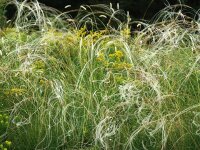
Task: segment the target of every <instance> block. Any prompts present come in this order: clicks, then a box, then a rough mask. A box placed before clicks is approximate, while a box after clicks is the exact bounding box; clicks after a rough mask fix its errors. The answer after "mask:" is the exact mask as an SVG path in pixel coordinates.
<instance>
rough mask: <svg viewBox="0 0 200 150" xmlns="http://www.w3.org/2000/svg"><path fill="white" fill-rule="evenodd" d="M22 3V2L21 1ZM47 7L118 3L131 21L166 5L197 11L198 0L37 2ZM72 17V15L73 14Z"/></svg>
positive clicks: (12, 10)
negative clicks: (189, 7)
mask: <svg viewBox="0 0 200 150" xmlns="http://www.w3.org/2000/svg"><path fill="white" fill-rule="evenodd" d="M21 1H22V0H21ZM38 1H39V2H40V3H43V4H45V5H47V6H51V7H54V8H56V9H58V10H60V11H64V10H65V9H64V7H65V6H66V5H71V8H69V9H78V8H79V6H80V5H91V4H109V3H113V7H114V8H115V7H116V5H117V3H119V6H120V9H123V10H125V11H129V12H130V15H131V17H132V18H133V19H151V18H152V17H153V16H154V15H155V14H156V13H157V12H158V11H159V10H161V9H162V8H164V7H166V6H167V5H169V4H170V5H174V4H179V3H180V2H181V3H182V4H186V5H188V6H191V7H192V8H194V9H196V10H198V9H199V8H200V0H38ZM6 10H7V11H6V16H7V18H8V19H11V18H12V17H13V14H14V13H15V8H14V7H12V6H8V7H7V8H6ZM73 15H74V14H73Z"/></svg>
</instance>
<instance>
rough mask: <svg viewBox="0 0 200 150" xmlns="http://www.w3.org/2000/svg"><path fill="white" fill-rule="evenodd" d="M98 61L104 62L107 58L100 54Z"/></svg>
mask: <svg viewBox="0 0 200 150" xmlns="http://www.w3.org/2000/svg"><path fill="white" fill-rule="evenodd" d="M96 60H97V61H99V62H103V61H104V60H105V56H104V54H103V53H99V54H98V56H97V58H96Z"/></svg>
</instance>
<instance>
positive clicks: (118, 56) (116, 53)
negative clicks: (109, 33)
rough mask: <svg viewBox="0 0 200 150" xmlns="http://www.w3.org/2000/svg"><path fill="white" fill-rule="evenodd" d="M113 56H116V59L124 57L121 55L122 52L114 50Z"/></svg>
mask: <svg viewBox="0 0 200 150" xmlns="http://www.w3.org/2000/svg"><path fill="white" fill-rule="evenodd" d="M115 56H116V57H117V58H122V57H123V56H124V54H123V53H122V51H120V50H116V51H115Z"/></svg>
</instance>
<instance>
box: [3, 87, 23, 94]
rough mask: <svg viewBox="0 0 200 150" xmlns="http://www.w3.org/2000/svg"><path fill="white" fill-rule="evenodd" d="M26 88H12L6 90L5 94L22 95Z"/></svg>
mask: <svg viewBox="0 0 200 150" xmlns="http://www.w3.org/2000/svg"><path fill="white" fill-rule="evenodd" d="M25 91H26V90H25V89H21V88H12V89H10V90H6V91H5V92H4V94H6V95H13V94H15V95H22V94H23V93H24V92H25Z"/></svg>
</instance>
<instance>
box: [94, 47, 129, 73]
mask: <svg viewBox="0 0 200 150" xmlns="http://www.w3.org/2000/svg"><path fill="white" fill-rule="evenodd" d="M106 58H107V59H106ZM123 58H124V53H123V52H122V51H120V50H116V51H115V52H114V53H111V54H108V57H106V55H105V54H104V53H102V52H100V53H99V54H98V56H97V57H96V60H97V61H98V62H101V63H102V64H103V65H104V66H105V67H108V68H112V69H116V70H122V69H129V68H131V67H132V64H130V63H127V62H126V61H125V60H124V59H123Z"/></svg>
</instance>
